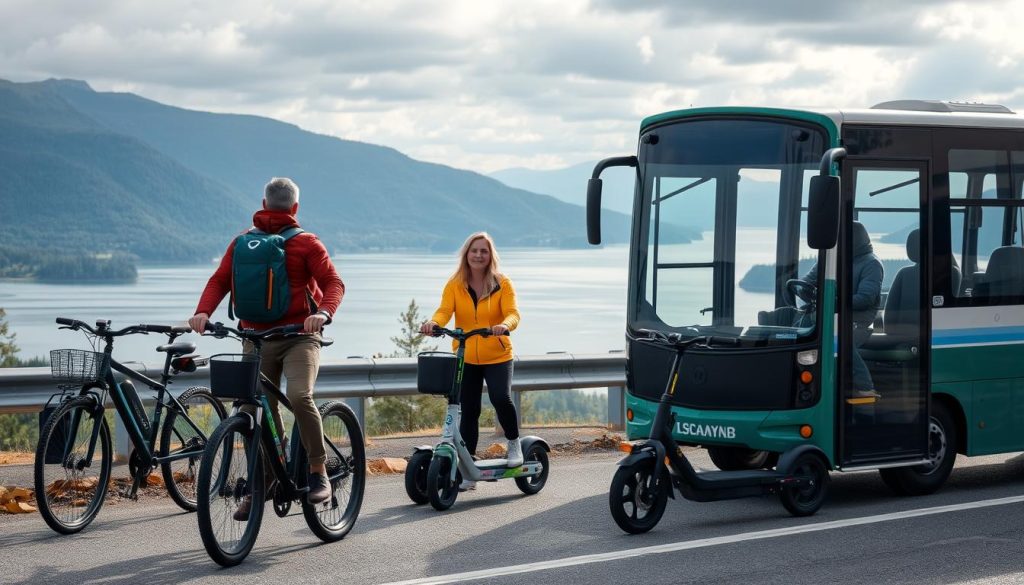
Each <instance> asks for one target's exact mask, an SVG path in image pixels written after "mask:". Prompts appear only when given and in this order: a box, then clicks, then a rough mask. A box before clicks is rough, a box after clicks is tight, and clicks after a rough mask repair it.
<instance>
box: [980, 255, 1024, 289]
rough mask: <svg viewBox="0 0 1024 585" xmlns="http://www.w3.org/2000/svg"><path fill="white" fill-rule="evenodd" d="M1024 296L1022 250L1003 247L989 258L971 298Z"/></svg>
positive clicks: (1023, 257)
mask: <svg viewBox="0 0 1024 585" xmlns="http://www.w3.org/2000/svg"><path fill="white" fill-rule="evenodd" d="M1021 294H1024V248H1021V247H1019V246H1003V247H1001V248H996V249H995V250H993V251H992V255H991V256H989V259H988V266H986V267H985V276H984V278H983V279H982V280H981V281H980V282H978V283H977V284H976V285H975V286H974V291H973V294H972V295H971V296H975V297H1008V296H1020V295H1021Z"/></svg>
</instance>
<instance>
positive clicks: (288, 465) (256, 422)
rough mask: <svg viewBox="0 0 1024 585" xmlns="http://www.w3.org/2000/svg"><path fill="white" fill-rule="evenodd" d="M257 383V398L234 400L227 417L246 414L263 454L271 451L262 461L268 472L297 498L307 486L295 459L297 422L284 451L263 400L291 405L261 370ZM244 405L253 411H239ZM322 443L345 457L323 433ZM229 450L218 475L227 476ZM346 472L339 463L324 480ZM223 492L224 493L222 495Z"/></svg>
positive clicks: (251, 469)
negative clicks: (271, 455) (269, 470)
mask: <svg viewBox="0 0 1024 585" xmlns="http://www.w3.org/2000/svg"><path fill="white" fill-rule="evenodd" d="M260 386H261V387H262V388H263V392H262V393H261V394H260V396H259V399H258V400H236V401H235V402H234V403H233V405H232V408H231V414H230V415H229V416H235V415H239V414H244V415H246V416H249V417H250V421H251V428H252V430H253V432H254V433H256V434H257V435H258V436H259V437H260V444H261V445H262V447H263V450H264V452H265V453H267V454H270V453H273V454H274V455H275V456H274V457H269V456H268V457H267V458H266V461H268V462H269V463H270V468H271V472H272V473H273V474H274V477H275V478H276V479H277V481H278V482H279V483H280V485H282V486H284V489H285V495H286V497H287V499H289V500H294V499H297V498H299V497H300V496H301V495H302V494H304V493H306V492H308V491H309V487H308V486H306V485H305V483H306V482H305V478H306V474H305V473H303V469H302V467H301V466H300V465H299V464H300V463H305V457H302V458H301V459H302V460H303V461H301V462H300V461H299V459H300V457H299V448H300V447H301V446H302V441H301V439H300V437H299V429H298V426H297V425H294V426H293V427H292V437H291V440H290V441H289V445H288V453H287V454H286V453H285V451H284V446H283V445H282V443H281V433H280V431H279V429H278V428H277V425H276V424H275V423H274V416H273V411H272V410H271V408H270V402H269V401H268V400H267V394H268V393H269V394H271V395H273V396H274V397H275V398H276V399H277V401H278V404H279V405H280V406H284V408H285V409H287V410H288V411H289V412H293V411H292V405H291V403H290V402H289V401H288V397H287V396H285V394H284V392H281V389H280V388H278V387H277V385H276V384H274V383H273V382H271V381H270V379H269V378H267V377H266V376H265V375H263V373H262V372H261V373H260ZM244 406H254V407H255V408H256V411H255V413H253V412H246V411H243V410H242V408H243V407H244ZM324 444H325V445H326V446H327V447H328V448H329V449H330V450H331V451H333V454H334V455H335V456H336V457H337V458H338V459H339V460H341V461H346V459H345V457H344V456H343V455H342V454H341V452H339V451H338V448H337V447H335V445H334V443H333V442H332V441H331V440H330V438H328V437H327V436H326V435H325V436H324ZM231 457H232V454H231V453H225V454H224V457H222V458H221V469H220V472H219V474H218V476H217V477H218V478H224V477H228V475H229V474H228V469H229V468H230V467H231ZM256 461H257V459H256V458H255V457H253V458H252V460H251V461H249V467H248V469H247V477H250V478H252V477H254V474H255V472H256ZM348 473H349V471H348V467H347V465H343V466H342V469H341V470H340V471H339V472H338V473H336V474H334V475H328V477H327V479H328V480H329V481H331V482H335V481H338V480H339V479H343V478H344V477H345V476H346V475H347V474H348ZM230 487H231V486H224V485H222V486H220V488H221V490H223V489H224V488H230ZM222 495H224V494H222Z"/></svg>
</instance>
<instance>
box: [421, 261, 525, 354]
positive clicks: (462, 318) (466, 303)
mask: <svg viewBox="0 0 1024 585" xmlns="http://www.w3.org/2000/svg"><path fill="white" fill-rule="evenodd" d="M473 296H474V295H472V294H470V290H469V287H468V286H465V285H463V284H462V283H460V282H459V281H458V280H457V279H454V278H453V279H451V280H449V281H448V283H447V284H445V285H444V292H443V293H441V306H440V307H438V309H437V311H436V312H435V313H434V316H433V317H431V321H433V322H434V323H437V324H438V325H440V326H441V327H444V326H446V325H447V324H448V321H449V320H450V319H451V318H452V313H455V327H456V328H458V329H462V330H463V331H471V330H473V329H479V328H481V327H488V328H490V327H493V326H495V325H504V326H506V327H508V330H509V331H515V329H516V327H517V326H518V325H519V308H518V307H517V306H516V291H515V289H514V288H512V281H511V280H509V279H508V277H506V276H501V277H500V278H499V282H498V286H497V287H496V288H495V289H494V290H493V291H491V294H489V295H487V296H486V297H484V298H482V299H480V300H479V301H474V300H473ZM458 347H459V344H458V342H457V341H454V340H453V341H452V351H456V350H457V349H458ZM510 359H512V341H511V340H510V339H509V336H507V335H497V336H494V335H492V336H490V337H483V336H480V335H475V336H473V337H470V338H469V339H468V340H466V363H469V364H476V365H487V364H500V363H502V362H507V361H508V360H510Z"/></svg>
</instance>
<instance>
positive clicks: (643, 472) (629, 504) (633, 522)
mask: <svg viewBox="0 0 1024 585" xmlns="http://www.w3.org/2000/svg"><path fill="white" fill-rule="evenodd" d="M653 475H654V459H653V458H647V459H643V460H640V461H634V462H633V463H630V464H629V465H623V466H621V467H619V468H618V470H616V471H615V476H614V477H613V478H612V485H611V488H610V489H609V491H608V506H609V508H610V509H611V512H612V518H613V519H614V520H615V523H616V524H618V525H619V528H621V529H623V530H625V531H626V532H628V533H630V534H642V533H644V532H647V531H648V530H650V529H652V528H654V527H655V526H656V525H657V524H658V522H659V521H660V520H661V516H662V514H664V513H665V506H666V503H667V502H668V492H669V490H670V489H672V484H671V482H670V480H669V477H668V473H667V472H666V473H662V476H661V478H660V479H659V480H658V481H653V480H652V476H653Z"/></svg>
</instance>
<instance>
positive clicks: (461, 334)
mask: <svg viewBox="0 0 1024 585" xmlns="http://www.w3.org/2000/svg"><path fill="white" fill-rule="evenodd" d="M442 335H447V336H448V337H451V338H452V339H462V340H466V339H469V338H470V337H473V336H474V335H482V336H484V337H490V336H491V335H492V333H491V330H490V328H488V327H481V328H480V329H473V330H472V331H463V330H461V329H445V328H444V327H441V326H440V325H435V326H434V332H433V336H434V337H440V336H442Z"/></svg>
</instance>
